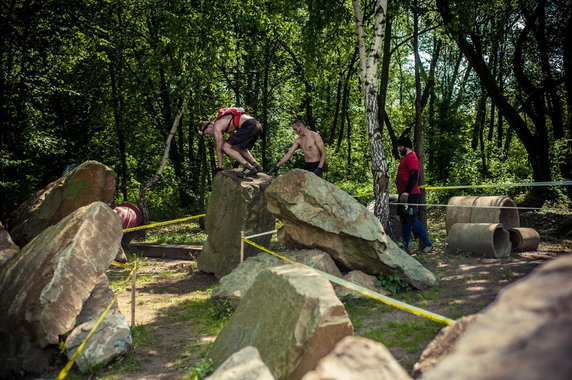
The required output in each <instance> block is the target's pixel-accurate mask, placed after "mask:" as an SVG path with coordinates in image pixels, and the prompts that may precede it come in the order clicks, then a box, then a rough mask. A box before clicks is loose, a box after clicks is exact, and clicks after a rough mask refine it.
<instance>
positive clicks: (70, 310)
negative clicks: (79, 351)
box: [0, 202, 121, 367]
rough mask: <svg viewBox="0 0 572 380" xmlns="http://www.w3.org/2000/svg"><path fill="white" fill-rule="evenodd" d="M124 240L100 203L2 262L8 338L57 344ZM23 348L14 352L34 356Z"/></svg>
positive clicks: (3, 326)
mask: <svg viewBox="0 0 572 380" xmlns="http://www.w3.org/2000/svg"><path fill="white" fill-rule="evenodd" d="M120 240H121V223H120V221H119V218H117V216H116V215H115V213H114V212H113V210H111V208H110V207H109V206H107V205H106V204H104V203H102V202H95V203H92V204H91V205H88V206H85V207H82V208H80V209H78V210H76V211H75V212H74V213H73V214H71V215H69V216H67V217H65V218H64V219H62V220H61V221H60V222H59V223H57V224H56V225H54V226H51V227H48V228H47V229H46V230H45V231H43V232H42V233H41V234H40V235H38V236H36V238H34V239H33V240H32V241H31V242H30V243H29V244H27V245H26V246H25V247H23V249H22V251H21V252H20V253H19V254H18V255H16V256H15V257H13V258H12V259H11V260H10V261H8V262H7V263H6V264H5V265H4V266H2V267H0V309H1V310H2V311H3V312H2V313H1V314H0V330H3V332H4V333H5V334H7V335H10V336H11V337H10V338H6V339H9V340H11V341H14V342H24V343H22V344H20V343H17V344H15V345H14V347H20V348H23V347H25V346H26V345H27V344H28V343H30V344H31V347H33V348H34V349H38V350H42V349H44V348H45V347H47V346H49V345H55V344H57V343H58V342H59V338H60V336H63V335H66V334H68V333H69V332H70V331H71V330H72V329H73V327H74V325H75V322H76V318H77V317H78V315H79V314H80V312H81V310H82V307H83V305H84V302H85V301H86V299H87V298H88V297H89V296H90V294H91V293H92V290H93V289H94V287H95V285H96V283H97V282H98V281H99V278H100V276H101V275H102V274H103V273H104V272H105V270H106V269H107V268H108V267H109V264H110V263H111V261H112V260H113V258H114V257H115V254H116V253H117V250H118V249H119V244H120ZM0 335H2V334H0ZM2 344H3V342H0V345H2ZM28 346H30V345H29V344H28ZM20 348H18V352H13V353H12V354H13V355H12V356H13V357H22V356H25V357H27V359H30V356H29V355H28V353H29V352H28V351H26V352H24V353H23V352H20V351H21V350H20ZM0 364H1V363H0ZM0 367H1V365H0Z"/></svg>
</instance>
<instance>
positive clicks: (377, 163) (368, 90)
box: [352, 0, 391, 234]
mask: <svg viewBox="0 0 572 380" xmlns="http://www.w3.org/2000/svg"><path fill="white" fill-rule="evenodd" d="M352 5H353V8H354V20H355V24H356V38H357V44H358V50H359V57H360V79H361V83H362V88H363V93H364V103H365V124H366V128H367V134H368V138H369V146H370V150H371V159H372V168H371V169H372V173H373V185H374V194H375V215H376V216H377V217H378V218H379V220H380V222H381V224H382V225H383V228H384V229H385V231H386V232H387V233H389V234H391V224H390V217H389V174H388V171H389V170H388V165H387V159H386V157H385V153H384V151H383V145H382V143H381V132H380V129H379V119H378V116H377V115H378V112H377V111H378V102H377V98H378V93H377V86H376V84H377V67H378V64H379V57H380V53H381V47H382V42H383V37H384V34H385V19H386V11H387V0H377V2H376V5H375V19H374V20H375V21H374V25H373V35H372V37H371V41H370V42H369V46H368V48H367V49H366V38H365V33H364V25H363V15H362V11H361V6H360V2H359V0H352Z"/></svg>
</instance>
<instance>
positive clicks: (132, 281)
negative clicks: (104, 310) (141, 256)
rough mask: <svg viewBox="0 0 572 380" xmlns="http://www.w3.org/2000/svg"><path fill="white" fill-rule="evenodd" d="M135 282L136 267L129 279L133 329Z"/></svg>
mask: <svg viewBox="0 0 572 380" xmlns="http://www.w3.org/2000/svg"><path fill="white" fill-rule="evenodd" d="M136 280H137V266H135V269H133V276H132V277H131V327H132V328H133V327H135V281H136Z"/></svg>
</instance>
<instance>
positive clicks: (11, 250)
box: [0, 222, 20, 266]
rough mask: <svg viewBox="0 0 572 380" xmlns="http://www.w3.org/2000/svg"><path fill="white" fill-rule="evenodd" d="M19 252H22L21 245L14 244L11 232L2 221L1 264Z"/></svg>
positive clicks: (0, 232)
mask: <svg viewBox="0 0 572 380" xmlns="http://www.w3.org/2000/svg"><path fill="white" fill-rule="evenodd" d="M18 252H20V247H18V246H17V245H16V244H14V242H13V241H12V238H11V237H10V234H9V233H8V231H6V230H5V229H4V226H3V225H2V223H1V222H0V266H1V265H3V264H4V263H5V262H6V261H8V260H10V259H11V258H12V257H14V255H15V254H17V253H18Z"/></svg>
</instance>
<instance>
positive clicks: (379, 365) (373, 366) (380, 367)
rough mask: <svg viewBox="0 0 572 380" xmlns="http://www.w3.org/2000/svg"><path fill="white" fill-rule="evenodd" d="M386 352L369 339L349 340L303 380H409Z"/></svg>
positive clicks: (385, 349)
mask: <svg viewBox="0 0 572 380" xmlns="http://www.w3.org/2000/svg"><path fill="white" fill-rule="evenodd" d="M410 379H411V377H410V376H409V375H408V374H407V372H406V371H405V369H403V367H401V365H399V363H398V362H397V360H395V358H394V357H393V356H392V355H391V353H390V352H389V350H388V349H387V348H385V346H384V345H383V344H381V343H378V342H375V341H373V340H370V339H366V338H360V337H355V336H348V337H346V338H344V339H343V340H342V341H340V342H339V343H338V344H337V345H336V347H335V348H334V350H333V351H332V352H330V353H329V354H328V355H327V356H326V357H324V358H323V359H322V360H320V362H319V363H318V365H317V367H316V368H315V369H314V370H313V371H310V372H308V373H307V374H306V375H305V376H304V377H303V378H302V380H410Z"/></svg>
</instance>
